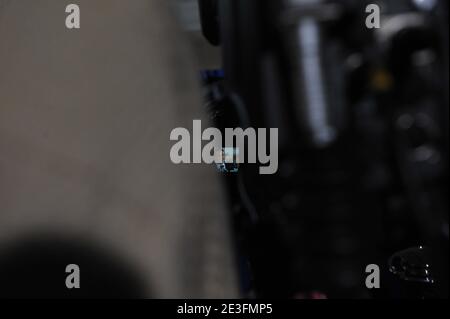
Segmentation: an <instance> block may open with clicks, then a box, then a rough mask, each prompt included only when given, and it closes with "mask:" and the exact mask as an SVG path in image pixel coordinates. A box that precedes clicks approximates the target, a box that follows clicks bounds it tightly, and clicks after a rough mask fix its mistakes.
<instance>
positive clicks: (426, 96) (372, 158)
mask: <svg viewBox="0 0 450 319" xmlns="http://www.w3.org/2000/svg"><path fill="white" fill-rule="evenodd" d="M77 3H78V4H79V5H80V7H81V12H82V26H81V29H80V30H77V31H70V32H69V31H67V29H65V27H64V23H63V22H64V19H65V14H64V8H65V6H66V5H67V4H68V3H64V1H57V0H39V1H31V0H9V1H8V0H0V70H2V71H1V72H0V296H1V297H7V298H8V297H23V296H32V297H100V298H101V297H138V298H198V297H200V298H233V297H242V298H286V299H324V298H329V299H335V298H354V299H368V298H381V299H387V298H417V299H423V298H448V268H449V265H448V235H449V226H448V150H449V144H448V141H449V139H448V137H449V136H448V133H449V128H448V121H449V114H448V110H449V99H448V76H449V68H448V56H449V54H448V2H447V1H444V0H394V1H366V0H339V1H333V0H282V1H281V0H245V1H242V0H172V1H170V2H169V1H163V0H161V1H158V0H132V1H127V2H126V4H125V3H124V2H123V1H119V0H95V1H93V0H90V1H88V0H79V1H78V2H77ZM373 3H375V4H377V5H378V6H379V7H380V9H381V16H380V19H381V20H380V21H381V25H380V26H381V27H380V28H379V29H369V28H367V26H366V18H367V17H368V15H369V13H367V12H366V7H367V5H369V4H373ZM25 13H26V19H24V14H25ZM198 118H202V119H204V120H205V121H209V122H210V124H211V125H212V126H215V127H217V128H219V129H221V130H224V129H225V128H234V127H242V128H247V127H255V128H278V130H279V170H278V172H277V173H276V174H274V175H259V171H258V167H259V165H251V164H240V165H238V164H235V163H222V164H221V165H212V166H211V165H198V166H192V165H185V166H176V165H173V164H172V163H171V162H170V158H169V150H170V147H171V143H170V141H169V134H170V131H171V130H172V129H173V128H175V127H188V128H189V127H191V125H192V120H193V119H198ZM73 263H75V264H79V265H80V269H81V278H82V279H81V287H82V288H81V289H79V290H67V289H66V287H65V286H64V281H65V278H66V276H67V274H66V273H65V272H64V269H65V266H66V265H67V264H73ZM369 264H377V265H378V266H379V267H380V270H381V278H380V279H381V288H380V289H368V288H367V287H366V285H365V279H366V276H367V275H368V274H366V273H365V269H366V266H367V265H369ZM30 269H32V271H30Z"/></svg>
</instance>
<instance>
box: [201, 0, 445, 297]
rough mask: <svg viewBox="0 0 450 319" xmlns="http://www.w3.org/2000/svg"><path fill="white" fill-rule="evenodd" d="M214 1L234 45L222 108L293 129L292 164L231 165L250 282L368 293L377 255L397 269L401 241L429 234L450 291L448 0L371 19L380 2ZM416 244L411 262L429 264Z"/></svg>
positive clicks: (290, 291) (213, 105)
mask: <svg viewBox="0 0 450 319" xmlns="http://www.w3.org/2000/svg"><path fill="white" fill-rule="evenodd" d="M200 2H201V3H200V4H201V10H202V14H201V15H202V19H203V21H204V23H203V32H204V34H205V35H206V36H207V38H208V39H209V40H210V41H211V39H213V41H211V42H213V43H215V44H216V43H218V41H214V40H217V39H220V44H221V48H222V53H223V67H224V78H218V79H216V80H215V81H208V83H206V82H205V88H206V90H207V91H208V92H209V94H207V99H206V100H207V105H208V109H209V111H210V114H211V118H212V119H213V120H214V121H215V122H216V124H217V126H218V127H221V128H223V127H236V126H241V127H247V126H253V127H277V128H279V136H280V140H279V144H280V145H279V147H280V160H279V163H280V165H279V172H278V174H276V175H274V176H260V175H258V174H257V172H256V170H255V168H254V167H253V166H251V165H242V167H240V169H239V173H238V176H226V180H227V183H228V184H229V195H230V201H231V203H232V207H234V208H235V209H234V220H235V232H236V236H237V238H238V244H239V252H240V254H241V255H242V258H243V259H245V260H247V261H248V264H249V268H250V273H251V276H250V278H251V279H250V280H251V285H250V288H248V285H243V286H245V287H247V288H245V290H244V294H245V295H254V296H259V297H288V298H293V297H294V296H296V295H298V294H299V293H301V292H303V291H323V292H324V293H325V294H326V295H327V296H328V297H329V298H334V297H339V298H345V297H351V298H368V297H371V296H372V295H373V294H372V293H371V292H369V291H368V290H367V289H366V287H365V286H364V269H365V266H366V265H368V264H371V263H377V264H378V265H380V267H381V268H382V269H383V270H384V271H385V273H389V271H388V270H389V269H388V259H389V257H390V256H391V255H392V252H393V251H400V250H402V249H404V248H405V247H413V246H417V245H418V243H423V244H424V245H426V246H427V247H428V248H429V250H428V252H429V254H430V256H431V257H432V259H433V261H434V263H433V280H434V285H433V288H434V293H433V295H430V294H427V295H426V296H424V297H430V296H431V297H446V296H448V148H449V147H448V146H449V144H448V141H449V138H448V128H449V127H448V121H449V113H448V110H449V100H448V66H449V65H448V56H449V54H448V3H447V1H410V0H398V1H383V2H381V3H380V6H381V9H382V26H381V28H380V29H367V28H366V26H365V20H366V17H367V14H366V12H365V8H366V6H367V5H368V4H370V3H371V1H352V0H345V1H315V0H312V1H302V0H297V1H293V0H292V1H289V0H285V1H280V0H245V1H241V0H217V1H200ZM205 4H207V5H205ZM217 16H218V19H217V18H216V17H217ZM217 21H218V24H217ZM217 26H218V30H217ZM214 92H216V93H217V92H220V94H216V93H214ZM236 185H240V186H239V187H236ZM402 256H403V257H405V255H402ZM408 256H409V257H411V256H410V255H408ZM417 256H419V255H417ZM409 257H408V258H406V257H405V259H404V260H403V261H404V262H405V263H406V264H405V267H406V269H404V271H403V275H405V276H406V274H407V273H408V272H409V271H411V272H416V271H419V272H420V271H425V270H426V269H425V268H420V267H419V268H417V269H416V268H414V267H416V266H414V265H413V264H412V260H411V259H410V258H409ZM393 260H394V261H395V260H397V259H395V258H394V259H393ZM395 269H396V271H397V274H398V275H400V274H401V273H400V272H399V270H398V269H397V268H395ZM416 275H419V274H418V273H416ZM248 277H249V276H248V275H246V276H245V278H246V279H245V280H246V281H248V280H249V279H248ZM424 278H425V277H424ZM429 279H430V280H431V277H430V278H429ZM382 282H383V279H382ZM385 284H386V285H390V282H389V281H385ZM382 285H383V284H382ZM385 288H386V290H384V289H382V290H380V292H379V293H377V294H375V296H376V297H381V298H383V297H394V298H395V297H398V298H402V297H408V296H410V295H411V291H412V290H414V289H412V288H411V291H408V290H406V291H404V290H396V292H395V293H394V294H393V295H392V294H391V293H390V291H392V289H391V290H390V289H389V287H385ZM415 296H417V294H415Z"/></svg>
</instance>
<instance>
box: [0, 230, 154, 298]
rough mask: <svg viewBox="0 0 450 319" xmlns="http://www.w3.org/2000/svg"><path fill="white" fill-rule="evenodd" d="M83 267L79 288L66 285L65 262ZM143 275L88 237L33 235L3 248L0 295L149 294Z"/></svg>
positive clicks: (8, 296) (83, 295) (82, 295)
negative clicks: (68, 237) (72, 237)
mask: <svg viewBox="0 0 450 319" xmlns="http://www.w3.org/2000/svg"><path fill="white" fill-rule="evenodd" d="M69 264H76V265H78V266H79V268H80V288H79V289H68V288H67V287H66V283H65V282H66V278H67V276H69V275H70V274H69V273H66V272H65V270H66V266H67V265H69ZM141 275H142V274H139V273H138V272H137V271H136V269H134V268H133V267H132V266H131V265H129V263H128V262H127V261H126V260H123V259H122V258H120V257H119V256H117V255H116V254H115V253H114V252H111V251H108V250H106V249H105V248H103V247H101V246H99V245H95V244H93V243H90V242H85V241H80V240H73V239H67V238H61V237H54V236H46V237H43V236H34V237H28V238H25V239H22V240H20V241H16V242H14V243H13V244H12V245H9V246H8V247H6V249H3V250H2V251H0V298H61V299H67V298H123V299H134V298H145V297H149V295H150V297H151V295H152V294H151V292H150V293H149V289H148V287H145V286H144V284H143V282H144V280H142V276H141Z"/></svg>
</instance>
